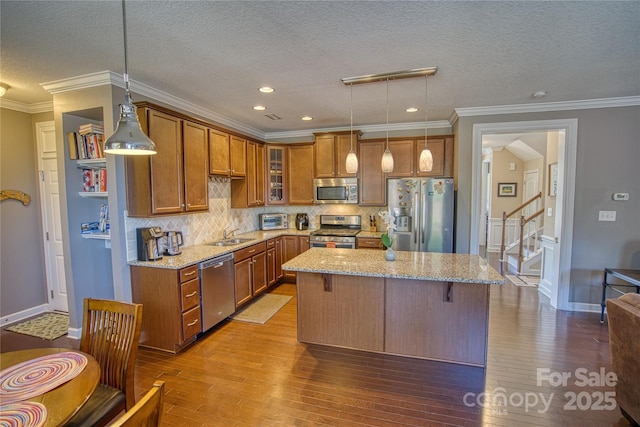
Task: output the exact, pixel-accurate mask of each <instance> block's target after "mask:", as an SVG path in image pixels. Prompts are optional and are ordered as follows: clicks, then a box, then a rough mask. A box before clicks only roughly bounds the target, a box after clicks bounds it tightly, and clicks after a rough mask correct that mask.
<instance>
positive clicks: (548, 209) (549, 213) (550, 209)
mask: <svg viewBox="0 0 640 427" xmlns="http://www.w3.org/2000/svg"><path fill="white" fill-rule="evenodd" d="M547 216H553V208H547Z"/></svg>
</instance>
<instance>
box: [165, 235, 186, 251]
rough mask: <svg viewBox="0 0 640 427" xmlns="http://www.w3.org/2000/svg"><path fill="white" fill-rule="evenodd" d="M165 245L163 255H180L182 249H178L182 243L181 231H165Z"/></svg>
mask: <svg viewBox="0 0 640 427" xmlns="http://www.w3.org/2000/svg"><path fill="white" fill-rule="evenodd" d="M166 236H167V247H166V249H165V251H164V254H165V255H169V256H174V255H180V254H181V253H182V251H180V246H183V245H184V240H183V239H182V232H181V231H167V232H166Z"/></svg>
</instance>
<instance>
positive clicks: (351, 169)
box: [345, 84, 358, 173]
mask: <svg viewBox="0 0 640 427" xmlns="http://www.w3.org/2000/svg"><path fill="white" fill-rule="evenodd" d="M350 105H351V107H350V110H351V120H350V123H351V124H350V126H349V128H350V132H349V141H350V142H351V149H350V150H349V154H347V163H346V165H345V170H346V171H347V173H358V156H356V153H355V152H354V151H353V84H352V85H351V102H350Z"/></svg>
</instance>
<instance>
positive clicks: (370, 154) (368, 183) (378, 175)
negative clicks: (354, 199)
mask: <svg viewBox="0 0 640 427" xmlns="http://www.w3.org/2000/svg"><path fill="white" fill-rule="evenodd" d="M384 150H385V141H362V142H361V143H360V155H359V162H358V163H359V165H358V169H359V171H360V200H359V201H358V202H359V204H360V205H362V206H384V205H386V204H387V197H386V194H387V189H386V185H387V180H386V179H385V176H384V172H382V164H381V161H380V160H381V159H382V155H383V154H384Z"/></svg>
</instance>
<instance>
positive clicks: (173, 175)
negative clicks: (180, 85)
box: [125, 103, 209, 217]
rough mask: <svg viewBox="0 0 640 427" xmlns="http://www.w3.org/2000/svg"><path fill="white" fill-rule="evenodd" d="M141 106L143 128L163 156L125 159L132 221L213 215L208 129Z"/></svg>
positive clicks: (151, 107) (139, 107)
mask: <svg viewBox="0 0 640 427" xmlns="http://www.w3.org/2000/svg"><path fill="white" fill-rule="evenodd" d="M136 105H138V117H139V119H140V124H141V126H142V129H143V131H144V132H145V133H146V134H147V135H148V136H149V138H151V140H153V142H154V143H155V144H156V148H157V154H155V155H153V156H128V157H127V158H126V159H125V164H126V178H127V210H128V212H129V216H134V217H147V216H152V215H162V214H179V213H183V212H192V211H202V210H208V209H209V196H208V173H209V165H208V160H209V156H208V149H209V148H208V134H207V130H206V128H204V127H203V126H200V125H198V124H196V123H191V122H188V121H186V120H183V119H182V118H181V117H178V116H176V115H173V114H171V113H170V112H167V111H161V109H159V108H156V107H155V106H151V105H150V104H146V103H141V104H136ZM185 168H187V169H188V170H186V171H185Z"/></svg>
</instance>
